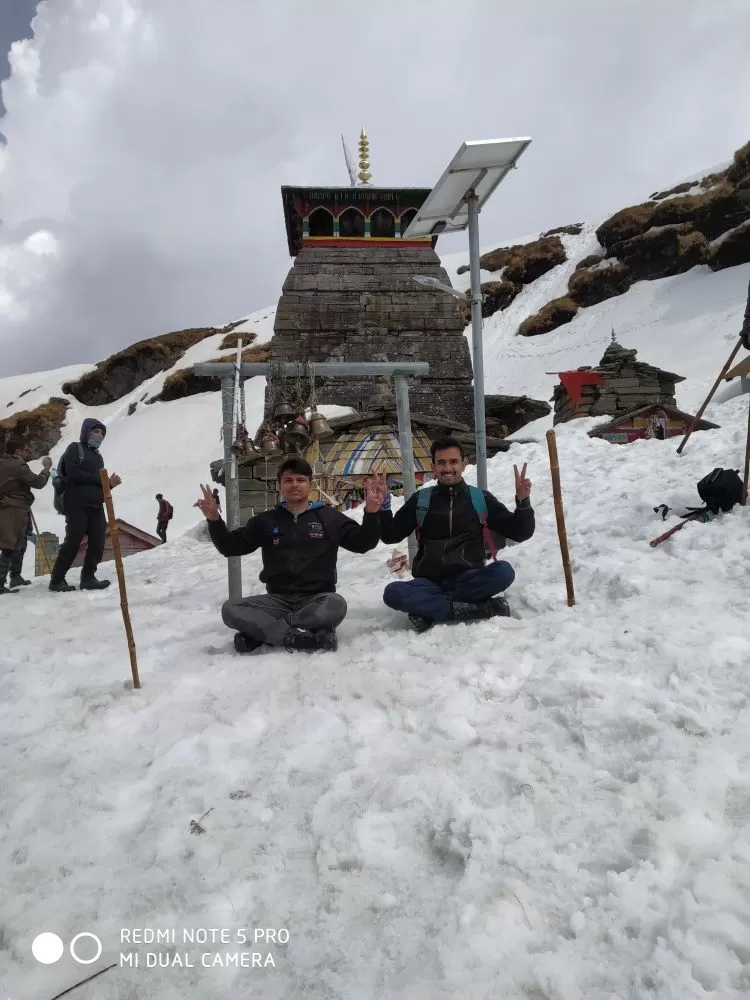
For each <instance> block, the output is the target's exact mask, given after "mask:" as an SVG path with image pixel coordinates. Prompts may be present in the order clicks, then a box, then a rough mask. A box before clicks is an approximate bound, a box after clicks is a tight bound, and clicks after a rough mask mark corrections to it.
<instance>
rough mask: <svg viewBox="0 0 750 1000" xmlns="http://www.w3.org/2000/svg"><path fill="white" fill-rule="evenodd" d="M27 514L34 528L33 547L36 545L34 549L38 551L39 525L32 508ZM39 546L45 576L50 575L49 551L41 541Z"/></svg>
mask: <svg viewBox="0 0 750 1000" xmlns="http://www.w3.org/2000/svg"><path fill="white" fill-rule="evenodd" d="M29 515H30V516H31V526H32V528H33V529H34V534H35V535H36V546H35V547H36V550H37V552H38V551H39V545H40V541H39V525H38V524H37V523H36V518H35V517H34V511H33V510H30V511H29ZM41 546H42V556H43V557H44V568H45V569H46V570H47V576H52V567H51V566H50V563H49V553H48V552H47V550H46V549H45V547H44V543H43V542H42V543H41Z"/></svg>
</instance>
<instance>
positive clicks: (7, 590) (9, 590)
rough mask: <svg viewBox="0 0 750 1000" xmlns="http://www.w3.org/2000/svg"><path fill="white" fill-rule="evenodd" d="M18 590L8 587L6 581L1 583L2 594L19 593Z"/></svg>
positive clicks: (0, 591)
mask: <svg viewBox="0 0 750 1000" xmlns="http://www.w3.org/2000/svg"><path fill="white" fill-rule="evenodd" d="M17 593H18V591H17V590H11V589H10V587H6V586H5V584H4V583H0V594H17Z"/></svg>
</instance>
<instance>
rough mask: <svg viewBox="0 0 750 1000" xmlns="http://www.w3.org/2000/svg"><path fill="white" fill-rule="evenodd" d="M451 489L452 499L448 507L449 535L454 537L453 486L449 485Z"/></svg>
mask: <svg viewBox="0 0 750 1000" xmlns="http://www.w3.org/2000/svg"><path fill="white" fill-rule="evenodd" d="M449 489H450V498H451V499H450V505H449V507H448V537H449V538H452V537H453V487H452V486H451V487H449Z"/></svg>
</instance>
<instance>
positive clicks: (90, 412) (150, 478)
mask: <svg viewBox="0 0 750 1000" xmlns="http://www.w3.org/2000/svg"><path fill="white" fill-rule="evenodd" d="M274 314H275V310H274V309H263V310H260V311H258V312H256V313H253V314H251V315H250V316H248V318H247V319H246V320H245V321H244V322H243V323H242V324H241V325H240V326H238V327H236V328H235V332H237V333H239V332H247V331H250V332H254V333H256V334H257V340H256V341H254V343H257V344H263V343H266V342H267V341H268V340H270V339H271V337H272V336H273V319H274ZM223 340H224V334H217V335H216V336H214V337H208V338H207V339H206V340H203V341H201V342H200V343H199V344H196V345H195V347H192V348H190V349H189V350H188V351H186V352H185V354H184V355H183V357H182V358H181V359H180V360H179V361H178V362H177V363H176V364H175V365H174V366H173V367H172V368H170V369H168V370H167V371H166V372H160V373H159V374H158V375H155V376H154V377H153V378H151V379H149V380H148V381H146V382H144V383H142V384H141V385H140V386H138V388H137V389H135V390H134V391H133V392H132V393H129V394H128V395H126V396H123V397H122V399H118V400H117V401H116V402H114V403H111V404H109V405H107V406H84V405H83V404H82V403H79V402H78V401H77V400H76V399H75V398H74V397H72V396H65V395H64V393H63V392H62V386H63V384H64V383H65V382H67V381H69V380H73V379H76V378H78V377H80V376H81V375H82V374H83V373H84V372H85V371H88V370H89V367H90V366H86V365H75V366H72V367H70V368H64V369H59V370H57V371H51V372H42V373H41V374H35V375H16V376H13V377H12V378H6V379H0V414H3V415H4V414H6V413H11V412H18V411H19V410H22V409H23V410H30V409H33V408H34V407H35V406H38V405H39V404H40V403H44V402H46V401H47V400H48V399H49V398H50V396H60V397H64V398H66V399H68V400H69V402H70V406H69V408H68V410H67V416H66V420H65V426H64V429H63V436H62V439H61V441H60V443H59V444H58V445H57V447H56V448H54V449H53V450H52V452H51V457H52V459H53V461H55V462H56V461H57V459H58V458H59V456H60V455H61V454H62V453H63V451H64V450H65V448H66V447H67V445H68V444H70V442H71V441H74V440H77V439H78V434H79V430H80V427H81V422H82V421H83V419H84V417H88V416H94V417H98V418H99V419H100V420H101V421H102V422H103V423H104V424H105V425H106V427H107V436H106V439H105V441H104V444H103V446H102V455H103V457H104V461H105V464H106V467H107V469H108V470H109V471H110V472H117V473H119V475H120V477H121V478H122V480H123V484H122V486H120V487H119V488H118V490H117V491H116V492H115V493H114V494H113V497H114V500H115V506H116V510H117V514H118V516H120V517H122V518H124V519H125V520H126V521H129V522H130V523H131V524H134V525H136V526H137V527H139V528H142V529H144V530H146V531H150V532H152V533H153V532H154V529H155V527H156V509H157V506H158V504H157V503H156V501H155V500H154V495H155V494H156V493H163V494H164V496H166V497H167V498H168V499H169V500H170V502H171V503H172V505H173V507H174V511H175V513H174V520H173V521H172V523H171V525H170V532H171V534H172V536H173V537H174V536H176V535H179V534H181V533H182V532H183V531H185V530H187V529H188V528H190V527H192V526H193V525H194V524H195V523H196V511H195V510H194V509H193V506H192V504H193V503H194V501H195V500H196V498H197V496H198V493H199V491H198V484H199V483H201V482H207V481H208V479H209V476H210V473H209V468H208V466H209V463H210V462H211V461H213V460H214V459H215V458H219V457H220V456H221V455H222V453H223V445H222V442H221V422H222V416H221V400H220V398H219V396H218V394H217V393H215V392H208V393H201V394H200V395H198V396H190V397H188V398H186V399H178V400H173V401H170V402H168V403H162V402H157V403H151V404H149V405H146V403H145V400H146V399H148V398H150V397H152V396H155V395H158V393H159V392H160V391H161V388H162V385H163V383H164V380H165V378H166V377H167V376H168V375H170V374H172V373H173V372H175V371H178V370H180V369H183V368H189V367H190V366H192V365H194V364H199V363H200V362H202V361H208V360H209V359H211V358H214V357H216V356H217V355H218V352H219V346H220V344H221V343H222V341H223ZM226 359H227V361H233V360H234V355H233V354H232V352H231V351H227V352H226ZM246 385H247V392H246V411H247V422H248V426H249V427H250V428H252V429H253V430H254V429H255V428H256V427H257V426H258V424H259V423H260V420H261V418H262V415H263V396H264V392H265V379H264V378H256V379H253V380H252V382H248V383H246ZM27 390H32V391H30V392H27ZM24 392H27V394H26V395H24V396H22V397H21V393H24ZM19 397H20V398H19ZM11 401H13V402H14V406H13V409H12V410H11V409H9V408H8V403H10V402H11ZM134 402H135V403H138V406H137V407H136V410H135V412H134V413H132V414H131V415H128V409H129V407H130V405H131V403H134ZM34 467H35V468H36V465H35V466H34ZM34 514H35V517H36V519H37V522H38V524H39V528H40V530H42V531H54V532H55V533H57V534H59V533H60V532H61V530H62V528H63V520H62V518H61V517H60V516H59V515H58V514H56V513H55V511H54V509H53V507H52V491H51V489H50V490H43V491H42V492H40V493H38V494H37V500H36V503H35V504H34ZM27 558H28V560H29V561H31V560H32V558H33V552H30V553H29V555H28V556H27ZM27 569H28V566H27Z"/></svg>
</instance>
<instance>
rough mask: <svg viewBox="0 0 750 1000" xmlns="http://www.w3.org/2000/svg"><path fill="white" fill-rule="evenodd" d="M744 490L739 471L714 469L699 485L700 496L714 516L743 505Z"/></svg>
mask: <svg viewBox="0 0 750 1000" xmlns="http://www.w3.org/2000/svg"><path fill="white" fill-rule="evenodd" d="M743 489H744V483H743V482H742V480H741V479H740V475H739V471H738V470H737V469H714V470H713V472H710V473H709V474H708V475H707V476H704V477H703V479H701V481H700V482H699V483H698V495H699V496H700V498H701V500H702V501H703V503H704V504H705V505H706V507H708V509H709V510H710V511H711V512H712V513H713V514H718V513H719V510H723V511H727V510H731V509H732V507H734V506H735V504H738V503H742V492H743Z"/></svg>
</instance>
